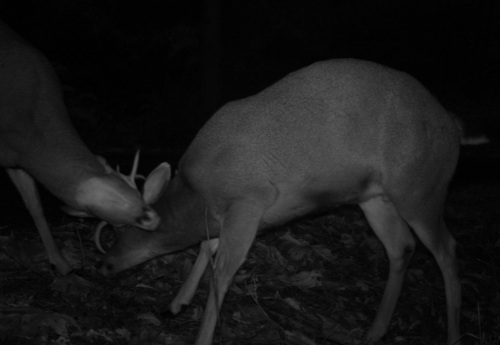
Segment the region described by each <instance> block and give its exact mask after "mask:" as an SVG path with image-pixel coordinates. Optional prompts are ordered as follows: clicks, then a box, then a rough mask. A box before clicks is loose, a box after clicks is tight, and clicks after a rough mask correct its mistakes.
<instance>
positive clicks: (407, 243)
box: [100, 60, 461, 345]
mask: <svg viewBox="0 0 500 345" xmlns="http://www.w3.org/2000/svg"><path fill="white" fill-rule="evenodd" d="M459 142H460V131H459V129H458V126H457V123H456V121H455V119H454V118H453V117H452V116H451V115H449V114H448V112H447V111H446V110H445V109H443V107H442V106H441V105H440V104H439V103H438V102H437V101H436V99H435V98H434V97H433V96H432V95H431V94H430V93H429V92H428V91H427V90H426V89H425V88H424V87H423V86H422V85H421V84H420V83H418V82H417V81H416V80H415V79H413V78H412V77H410V76H409V75H407V74H405V73H402V72H398V71H395V70H392V69H390V68H387V67H383V66H380V65H377V64H375V63H370V62H365V61H357V60H331V61H324V62H319V63H315V64H313V65H311V66H309V67H306V68H303V69H301V70H299V71H296V72H294V73H291V74H289V75H288V76H286V77H285V78H283V79H282V80H280V81H278V82H277V83H276V84H274V85H272V86H271V87H269V88H267V89H265V90H264V91H262V92H261V93H259V94H257V95H255V96H252V97H248V98H245V99H242V100H239V101H235V102H230V103H229V104H227V105H225V106H224V107H222V108H221V109H220V110H219V111H217V112H216V114H215V115H214V116H213V117H212V118H211V119H210V120H209V121H208V122H207V124H206V125H205V126H204V127H203V128H202V129H201V130H200V132H199V133H198V134H197V136H196V137H195V139H194V141H193V142H192V143H191V145H190V146H189V148H188V149H187V151H186V153H185V154H184V156H183V157H182V159H181V161H180V163H179V171H178V173H177V174H176V176H175V177H174V178H173V179H172V181H171V182H170V183H168V181H169V179H170V169H169V167H168V165H166V164H165V163H162V164H161V165H160V166H159V167H158V168H157V169H156V170H155V171H153V172H152V173H151V174H150V176H149V177H148V179H147V181H146V190H145V193H146V194H147V195H148V197H147V201H148V202H150V203H152V206H153V208H154V209H155V210H156V211H157V212H158V214H159V215H160V216H161V218H162V221H161V225H160V227H159V228H158V229H157V230H156V231H153V232H145V231H142V230H140V229H137V228H134V227H127V228H125V229H124V230H123V231H122V233H121V234H120V236H119V238H118V241H117V243H116V244H115V245H114V246H113V247H112V248H111V250H110V251H109V253H108V254H107V255H106V256H105V257H104V259H103V262H102V264H101V266H100V270H101V272H102V273H103V274H105V275H110V274H113V273H116V272H119V271H122V270H124V269H127V268H129V267H132V266H134V265H137V264H139V263H142V262H144V261H146V260H149V259H152V258H154V257H156V256H159V255H163V254H167V253H171V252H175V251H178V250H182V249H184V248H186V247H189V246H192V245H194V244H197V243H199V242H200V241H205V242H203V243H202V249H201V251H200V256H199V258H198V260H197V262H196V264H195V266H194V268H193V271H192V272H191V275H190V277H189V278H188V279H187V281H186V283H185V284H184V286H183V287H182V288H181V290H180V292H179V294H178V296H177V297H176V299H174V301H173V302H172V304H171V310H172V311H173V312H178V311H179V310H180V306H181V305H182V304H186V303H189V302H190V300H191V298H192V296H193V294H194V293H195V290H196V286H197V284H198V281H199V279H200V277H201V275H202V273H203V271H204V269H205V267H206V265H207V263H208V262H209V260H210V258H211V255H212V253H214V252H215V251H216V252H217V254H216V256H215V261H214V262H215V263H214V265H215V266H214V271H213V277H212V282H213V283H212V284H211V289H210V295H209V298H208V303H207V307H206V310H205V315H204V318H203V322H202V325H201V330H200V332H199V334H198V338H197V340H196V344H197V345H208V344H211V343H212V339H213V336H214V330H215V326H216V322H217V316H218V310H219V309H220V307H221V305H222V302H223V300H224V296H225V294H226V292H227V290H228V287H229V285H230V283H231V280H232V278H233V276H234V275H235V273H236V271H237V270H238V268H239V267H240V266H241V264H242V263H243V262H244V261H245V258H246V256H247V253H248V251H249V249H250V247H251V246H252V243H253V240H254V238H255V236H256V234H257V232H258V231H259V230H261V229H265V228H270V227H274V226H276V225H279V224H283V223H285V222H288V221H290V220H292V219H294V218H296V217H298V216H302V215H305V214H307V213H309V212H311V211H314V210H317V209H324V208H330V207H333V206H335V205H337V204H343V203H349V204H358V205H359V206H360V207H361V210H362V211H363V213H364V214H365V216H366V218H367V220H368V222H369V224H370V226H371V227H372V228H373V230H374V231H375V233H376V235H377V236H378V238H379V239H380V241H381V242H382V243H383V244H384V246H385V248H386V251H387V255H388V257H389V262H390V268H389V278H388V281H387V285H386V288H385V292H384V295H383V297H382V301H381V303H380V307H379V309H378V312H377V315H376V317H375V321H374V323H373V325H372V327H371V329H370V331H369V332H368V339H369V340H370V341H376V340H378V339H380V338H381V337H382V336H383V335H384V334H385V333H386V331H387V328H388V326H389V323H390V320H391V316H392V314H393V311H394V309H395V307H396V303H397V300H398V297H399V294H400V291H401V287H402V284H403V280H404V277H405V272H406V268H407V266H408V264H409V261H410V258H411V256H412V254H413V252H414V249H415V239H414V236H413V235H412V232H413V233H414V234H416V235H417V237H418V238H419V239H420V240H421V241H422V243H423V244H424V245H425V246H426V247H427V248H428V249H429V250H430V252H431V253H432V254H433V255H434V257H435V259H436V261H437V263H438V265H439V268H440V269H441V272H442V275H443V278H444V283H445V290H446V301H447V315H448V344H449V345H452V344H458V343H459V337H460V332H459V314H460V304H461V292H460V290H461V289H460V280H459V277H458V272H457V261H456V258H455V240H454V239H453V237H452V236H451V234H450V233H449V231H448V230H447V228H446V225H445V223H444V221H443V208H444V203H445V198H446V194H447V187H448V184H449V182H450V180H451V178H452V175H453V173H454V170H455V166H456V163H457V159H458V152H459V145H460V143H459ZM167 183H168V184H167ZM152 191H155V192H156V196H154V197H151V195H152V194H154V193H153V192H152ZM217 238H218V239H217Z"/></svg>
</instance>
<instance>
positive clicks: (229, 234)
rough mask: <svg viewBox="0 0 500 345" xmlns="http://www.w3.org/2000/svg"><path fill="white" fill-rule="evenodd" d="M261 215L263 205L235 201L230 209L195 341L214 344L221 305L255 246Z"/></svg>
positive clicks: (221, 235) (203, 344)
mask: <svg viewBox="0 0 500 345" xmlns="http://www.w3.org/2000/svg"><path fill="white" fill-rule="evenodd" d="M261 215H262V211H261V209H259V208H254V207H252V206H251V205H250V206H249V205H233V206H232V207H231V209H230V210H229V214H228V216H227V217H226V218H225V220H224V222H223V225H222V226H223V228H222V229H221V231H220V237H219V247H218V250H217V254H216V256H215V267H214V271H213V277H212V280H211V285H210V293H209V297H208V302H207V306H206V309H205V314H204V315H203V321H202V324H201V328H200V332H199V334H198V337H197V339H196V345H210V344H212V339H213V336H214V332H215V326H216V324H217V318H218V314H219V309H220V307H221V305H222V302H223V300H224V296H225V295H226V292H227V290H228V288H229V285H230V284H231V281H232V279H233V277H234V275H235V274H236V272H237V271H238V269H239V268H240V266H241V265H242V264H243V262H244V261H245V259H246V257H247V254H248V251H249V250H250V247H251V246H252V243H253V241H254V239H255V236H256V234H257V230H258V226H259V222H260V218H261Z"/></svg>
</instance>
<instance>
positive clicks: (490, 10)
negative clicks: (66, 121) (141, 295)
mask: <svg viewBox="0 0 500 345" xmlns="http://www.w3.org/2000/svg"><path fill="white" fill-rule="evenodd" d="M0 17H2V18H3V19H4V20H5V21H6V22H7V23H8V24H10V25H11V26H12V27H13V28H14V30H16V31H17V32H18V33H19V34H20V35H22V36H23V37H24V38H26V39H27V40H28V41H29V42H31V43H32V44H33V45H34V46H36V47H37V48H39V49H40V50H41V51H42V52H43V53H44V54H45V55H46V56H47V57H48V58H49V60H50V61H51V62H52V63H53V65H54V66H55V68H56V70H57V72H58V74H59V76H60V79H61V80H62V83H63V85H64V90H65V98H66V102H67V105H68V108H69V110H70V114H71V116H72V119H73V121H74V123H75V124H76V126H77V128H78V130H79V131H80V133H81V135H82V136H83V137H84V139H85V141H86V142H87V144H88V145H89V146H90V147H91V148H92V149H93V150H94V151H96V152H99V153H104V154H106V153H107V154H108V155H112V154H113V153H116V152H122V153H123V152H126V154H127V155H128V156H131V152H133V150H135V149H136V148H139V147H141V148H143V150H144V152H145V155H146V156H147V155H148V153H149V154H151V153H152V152H156V153H158V152H162V154H163V155H164V156H162V157H166V158H163V159H169V160H174V161H175V160H177V159H178V157H179V155H180V154H181V153H182V151H183V150H184V149H185V148H186V147H187V145H188V144H189V142H190V141H191V139H192V137H193V136H194V135H195V133H196V132H197V130H198V129H199V128H200V127H201V126H202V125H203V123H204V122H205V121H206V120H207V119H208V117H209V116H210V115H211V114H212V113H213V112H214V111H215V110H216V109H217V108H218V107H220V106H221V105H222V104H224V103H225V102H227V101H228V100H233V99H237V98H241V97H244V96H248V95H250V94H253V93H256V92H258V91H260V90H261V89H263V88H264V87H266V86H268V85H270V84H272V83H273V82H275V81H276V80H278V79H279V78H281V77H282V76H284V75H285V74H287V73H289V72H291V71H293V70H296V69H299V68H301V67H303V66H306V65H308V64H310V63H312V62H315V61H318V60H324V59H331V58H343V57H353V58H359V59H366V60H372V61H376V62H379V63H382V64H385V65H388V66H391V67H393V68H396V69H400V70H403V71H406V72H409V73H410V74H412V75H413V76H415V77H416V78H417V79H419V80H420V81H421V82H422V83H423V84H424V85H426V86H427V87H428V88H429V89H430V90H431V91H432V92H433V93H434V94H435V95H436V96H438V98H439V99H440V100H441V102H443V103H444V105H445V106H446V107H447V108H448V109H450V110H452V111H454V112H455V113H457V114H458V115H460V116H461V117H462V118H463V119H464V120H465V121H466V123H467V126H468V127H467V128H468V130H469V131H470V132H471V133H476V132H479V131H486V132H487V134H488V135H489V136H490V138H491V139H492V140H493V141H495V136H496V133H498V129H499V127H500V122H499V120H498V116H497V114H498V112H499V110H500V100H499V97H498V89H499V84H500V59H499V58H500V4H499V2H498V1H494V0H478V1H467V0H454V1H451V0H435V1H400V0H385V1H370V0H357V1H353V0H344V1H331V0H330V1H327V0H324V1H297V0H287V1H282V0H238V1H222V0H215V1H209V0H205V1H192V0H175V1H166V0H161V1H118V0H106V1H88V0H85V1H76V0H75V1H63V0H57V1H56V0H53V1H38V0H17V1H8V2H7V1H5V2H2V4H1V5H0Z"/></svg>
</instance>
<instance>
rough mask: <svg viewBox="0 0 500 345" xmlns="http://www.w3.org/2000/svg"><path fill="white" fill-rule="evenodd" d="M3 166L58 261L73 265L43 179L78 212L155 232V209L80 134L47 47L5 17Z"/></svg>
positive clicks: (0, 78) (63, 268)
mask: <svg viewBox="0 0 500 345" xmlns="http://www.w3.org/2000/svg"><path fill="white" fill-rule="evenodd" d="M0 165H1V166H2V167H3V168H5V169H6V171H7V174H8V176H9V177H10V179H11V180H12V182H13V183H14V185H15V186H16V188H17V190H18V191H19V193H20V195H21V197H22V199H23V201H24V204H25V205H26V208H27V209H28V211H29V213H30V215H31V217H32V218H33V220H34V223H35V225H36V227H37V229H38V232H39V233H40V236H41V238H42V241H43V243H44V246H45V249H46V251H47V254H48V258H49V261H50V263H51V264H53V265H54V266H55V267H56V269H57V270H58V271H59V273H61V274H62V275H66V274H68V273H69V272H71V271H72V267H71V265H70V264H69V263H68V262H67V260H66V259H65V258H64V256H62V254H61V253H60V251H59V249H58V247H57V245H56V243H55V240H54V238H53V236H52V234H51V232H50V228H49V226H48V224H47V220H46V218H45V215H44V212H43V206H42V203H41V200H40V196H39V192H38V187H37V182H38V183H40V184H41V185H43V186H44V187H45V188H46V189H47V190H48V191H49V192H50V193H52V194H53V195H54V196H56V197H57V198H59V199H60V200H61V201H62V202H63V203H64V204H65V205H66V210H67V211H68V212H69V213H70V214H72V215H77V216H92V217H96V218H100V219H104V220H106V221H108V222H110V223H111V224H114V225H123V224H128V225H133V226H136V227H138V228H141V229H143V230H154V229H155V228H156V227H157V226H158V225H159V224H160V218H159V216H158V214H157V213H156V211H155V210H154V209H153V208H152V207H151V206H149V205H147V204H146V203H145V202H144V200H143V198H142V196H141V195H140V193H139V192H138V191H137V189H136V188H134V186H132V185H130V184H129V183H128V182H127V180H126V178H124V177H123V176H122V175H121V174H120V173H119V172H117V171H115V170H113V169H112V168H111V167H110V166H109V165H108V164H107V163H106V161H105V160H104V159H103V158H102V157H99V156H96V155H94V154H93V153H92V152H91V151H90V150H89V149H88V147H87V146H86V145H85V144H84V142H83V141H82V139H81V138H80V137H79V135H78V134H77V131H76V130H75V128H74V127H73V125H72V123H71V120H70V118H69V116H68V112H67V109H66V107H65V105H64V101H63V93H62V88H61V85H60V82H59V80H58V77H57V76H56V73H55V71H54V69H53V68H52V66H51V65H50V63H49V61H48V60H47V59H46V57H45V56H44V55H42V53H40V52H39V51H38V50H37V49H35V48H34V47H33V46H31V45H30V44H29V43H28V42H26V41H25V40H24V39H22V38H21V37H20V36H18V35H17V34H16V33H15V32H14V31H13V30H12V29H11V28H10V27H9V26H7V24H5V23H4V22H3V21H0Z"/></svg>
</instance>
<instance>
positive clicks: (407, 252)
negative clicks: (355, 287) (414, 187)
mask: <svg viewBox="0 0 500 345" xmlns="http://www.w3.org/2000/svg"><path fill="white" fill-rule="evenodd" d="M360 207H361V209H362V210H363V213H364V214H365V216H366V218H367V220H368V223H369V224H370V226H371V227H372V229H373V231H374V232H375V234H376V235H377V237H378V238H379V239H380V241H381V242H382V243H383V244H384V247H385V249H386V251H387V256H388V257H389V278H388V280H387V283H386V286H385V290H384V294H383V296H382V301H381V302H380V306H379V308H378V311H377V315H376V317H375V321H374V322H373V325H372V327H371V328H370V331H369V332H368V335H367V338H368V340H369V341H377V340H379V339H380V338H382V336H384V334H385V333H386V332H387V328H388V327H389V323H390V321H391V318H392V314H393V313H394V309H395V307H396V304H397V301H398V299H399V295H400V293H401V288H402V286H403V282H404V279H405V273H406V268H407V267H408V264H409V262H410V260H411V257H412V255H413V252H414V250H415V239H414V237H413V235H412V233H411V231H410V229H409V227H408V225H407V224H406V222H405V221H404V220H403V219H402V218H401V216H400V215H399V213H398V211H397V210H396V207H395V206H394V204H393V203H392V202H391V201H390V200H388V199H387V198H386V197H383V196H379V197H376V198H373V199H370V200H368V201H366V202H364V203H362V204H360Z"/></svg>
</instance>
